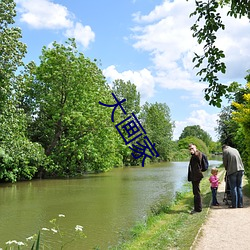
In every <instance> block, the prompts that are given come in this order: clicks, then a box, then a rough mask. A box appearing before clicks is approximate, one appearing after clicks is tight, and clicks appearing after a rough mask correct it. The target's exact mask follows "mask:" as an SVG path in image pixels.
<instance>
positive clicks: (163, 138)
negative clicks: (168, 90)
mask: <svg viewBox="0 0 250 250" xmlns="http://www.w3.org/2000/svg"><path fill="white" fill-rule="evenodd" d="M140 120H141V122H142V125H143V127H144V129H145V131H146V132H147V135H148V137H149V139H150V140H151V141H152V143H155V148H156V149H157V152H158V153H159V155H160V156H159V158H158V159H161V160H164V161H167V160H170V159H171V153H172V146H171V145H172V137H173V127H174V124H173V122H172V121H171V117H170V109H169V107H168V106H167V104H166V103H157V102H156V103H154V104H150V103H148V102H146V103H145V104H144V105H143V106H142V109H141V113H140ZM154 160H155V159H154Z"/></svg>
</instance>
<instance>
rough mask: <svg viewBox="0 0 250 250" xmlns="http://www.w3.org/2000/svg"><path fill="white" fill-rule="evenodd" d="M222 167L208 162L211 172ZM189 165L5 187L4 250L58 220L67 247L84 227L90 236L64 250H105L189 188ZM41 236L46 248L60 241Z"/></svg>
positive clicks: (1, 193)
mask: <svg viewBox="0 0 250 250" xmlns="http://www.w3.org/2000/svg"><path fill="white" fill-rule="evenodd" d="M220 163H221V162H220V161H217V160H213V161H210V165H211V166H213V165H214V166H218V165H219V164H220ZM187 165H188V162H168V163H161V164H153V165H150V166H145V167H144V168H143V167H141V166H138V167H127V168H116V169H113V170H112V171H110V172H107V173H101V174H91V175H86V176H84V177H83V178H79V179H56V180H55V179H53V180H33V181H25V182H19V183H16V184H1V185H0V225H1V227H0V248H3V249H5V247H6V245H5V242H7V241H9V240H17V241H22V242H25V239H26V238H27V237H29V236H31V235H33V234H34V233H38V231H39V230H41V229H42V228H48V229H51V228H52V227H53V225H52V224H51V223H50V221H51V219H54V218H55V219H56V223H57V225H59V227H60V230H61V233H63V234H65V235H64V236H63V238H64V239H65V242H64V243H66V241H67V240H70V239H72V237H73V235H74V233H75V229H74V228H75V226H76V225H81V226H83V232H84V233H85V234H86V236H87V237H86V238H85V239H84V240H76V241H74V242H72V243H70V244H69V245H68V246H67V245H66V246H65V248H63V249H75V250H78V249H79V250H82V249H93V248H94V247H97V246H98V247H100V249H107V248H108V246H111V245H116V244H117V242H118V241H119V238H120V236H121V234H122V233H123V232H126V230H128V229H129V228H131V227H132V226H133V225H134V224H135V223H136V222H137V221H141V220H143V219H145V217H146V215H147V213H148V212H149V210H150V207H151V206H152V205H153V204H155V203H156V202H158V201H160V200H161V199H163V198H164V199H165V198H167V199H168V200H169V202H171V200H172V199H173V197H174V195H175V193H176V191H181V189H182V187H183V185H184V184H185V183H186V182H187V179H186V178H187ZM208 172H209V171H208ZM207 174H209V173H207ZM59 215H60V217H59ZM63 215H64V216H65V217H63ZM42 233H43V235H42V239H41V241H42V240H45V239H46V244H47V246H49V245H53V244H57V243H56V242H59V241H60V240H61V238H60V235H59V234H58V233H53V231H44V230H43V231H42ZM52 242H53V243H52ZM58 244H61V243H58ZM53 248H54V249H59V247H58V248H56V247H55V246H53ZM53 248H51V249H53ZM21 249H28V248H25V247H24V248H21ZM45 249H50V248H49V247H48V248H45Z"/></svg>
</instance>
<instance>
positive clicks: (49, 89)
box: [24, 39, 121, 175]
mask: <svg viewBox="0 0 250 250" xmlns="http://www.w3.org/2000/svg"><path fill="white" fill-rule="evenodd" d="M29 72H30V76H29V78H27V82H28V83H29V92H28V93H27V96H28V95H29V96H28V98H26V99H25V100H24V102H28V104H31V105H30V106H31V107H32V110H31V111H30V130H29V136H30V138H31V139H32V141H34V142H39V143H41V144H42V145H43V147H44V148H45V152H46V155H47V156H49V157H50V158H51V159H53V161H54V163H55V164H56V165H57V166H58V167H57V168H55V169H45V170H46V171H47V172H48V171H49V172H50V173H54V174H58V173H59V174H61V175H66V174H67V175H73V174H77V173H83V172H86V171H96V172H98V171H106V170H109V169H110V168H113V167H114V166H116V165H119V164H121V156H120V155H119V152H117V148H118V147H119V145H120V144H119V140H118V139H117V134H116V133H115V129H114V128H113V127H112V122H111V119H110V113H111V112H110V111H111V110H110V109H109V108H107V107H103V106H101V105H99V103H98V102H99V101H102V102H103V103H112V102H114V100H113V99H112V95H111V91H110V88H109V87H108V85H107V83H106V82H105V78H104V76H103V74H102V72H101V70H100V69H99V68H98V67H97V65H96V64H95V63H94V62H91V61H90V60H89V59H88V58H85V57H84V55H83V54H82V53H79V52H78V51H77V46H76V43H75V40H74V39H69V40H68V41H66V44H65V45H64V44H58V43H56V42H54V43H53V46H52V48H46V47H44V48H43V49H42V55H41V56H40V65H39V66H36V65H35V64H34V63H31V64H30V65H29ZM24 106H25V107H26V106H28V105H27V104H25V103H24Z"/></svg>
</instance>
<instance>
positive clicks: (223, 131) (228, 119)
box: [216, 106, 239, 147]
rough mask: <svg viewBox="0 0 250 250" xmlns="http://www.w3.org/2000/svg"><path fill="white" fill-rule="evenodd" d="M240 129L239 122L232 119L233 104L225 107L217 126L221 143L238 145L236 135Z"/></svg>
mask: <svg viewBox="0 0 250 250" xmlns="http://www.w3.org/2000/svg"><path fill="white" fill-rule="evenodd" d="M238 129H239V124H238V123H237V122H236V121H234V120H233V119H232V108H231V106H228V107H224V108H223V109H222V110H221V112H220V114H219V120H218V127H217V128H216V131H217V133H218V135H219V137H220V139H219V141H220V142H221V144H222V145H223V144H227V145H230V146H232V147H236V146H237V145H236V143H235V135H236V133H237V131H238Z"/></svg>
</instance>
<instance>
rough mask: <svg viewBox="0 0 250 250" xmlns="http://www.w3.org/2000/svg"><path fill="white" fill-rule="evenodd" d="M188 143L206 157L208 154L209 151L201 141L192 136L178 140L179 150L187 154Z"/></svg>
mask: <svg viewBox="0 0 250 250" xmlns="http://www.w3.org/2000/svg"><path fill="white" fill-rule="evenodd" d="M190 143H193V144H195V145H196V147H197V149H198V150H199V151H201V152H203V153H205V154H206V155H208V154H209V150H208V148H207V146H206V144H205V143H204V142H203V141H202V140H201V139H199V138H197V137H194V136H187V137H185V138H183V139H181V140H179V141H178V147H179V149H183V150H184V149H186V150H187V152H189V151H188V145H189V144H190Z"/></svg>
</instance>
